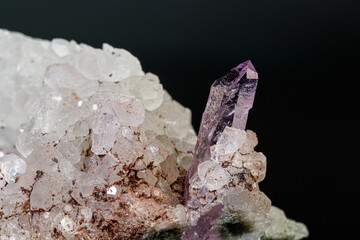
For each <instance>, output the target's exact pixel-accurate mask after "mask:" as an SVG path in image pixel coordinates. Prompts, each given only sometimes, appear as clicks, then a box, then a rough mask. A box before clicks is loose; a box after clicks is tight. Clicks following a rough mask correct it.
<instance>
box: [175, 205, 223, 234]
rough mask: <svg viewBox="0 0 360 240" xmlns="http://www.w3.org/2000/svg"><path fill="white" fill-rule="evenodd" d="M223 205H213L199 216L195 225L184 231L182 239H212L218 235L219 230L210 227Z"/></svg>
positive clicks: (219, 214) (219, 215)
mask: <svg viewBox="0 0 360 240" xmlns="http://www.w3.org/2000/svg"><path fill="white" fill-rule="evenodd" d="M223 208H224V205H222V204H219V205H217V206H215V207H213V208H212V209H211V210H210V211H209V212H208V213H207V214H205V215H203V216H201V217H200V218H199V220H198V222H197V225H196V226H193V227H191V228H189V229H188V230H186V231H185V233H184V236H183V238H182V240H194V239H207V240H213V239H218V237H220V233H219V231H217V230H216V229H212V226H213V225H214V224H216V221H217V220H218V219H219V218H220V217H221V214H222V209H223Z"/></svg>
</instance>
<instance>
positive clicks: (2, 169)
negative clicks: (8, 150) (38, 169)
mask: <svg viewBox="0 0 360 240" xmlns="http://www.w3.org/2000/svg"><path fill="white" fill-rule="evenodd" d="M25 172H26V163H25V161H24V160H23V159H21V158H20V157H18V156H16V155H15V154H8V155H6V156H4V157H2V158H0V174H2V175H3V180H5V181H6V182H8V183H13V182H15V179H16V177H18V176H20V175H22V174H24V173H25ZM0 184H1V183H0Z"/></svg>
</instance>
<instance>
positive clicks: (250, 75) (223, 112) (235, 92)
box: [185, 60, 258, 201]
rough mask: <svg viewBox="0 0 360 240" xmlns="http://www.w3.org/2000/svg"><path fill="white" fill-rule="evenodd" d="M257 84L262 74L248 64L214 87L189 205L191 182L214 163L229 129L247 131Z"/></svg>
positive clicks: (195, 161) (190, 173) (197, 150)
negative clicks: (202, 165)
mask: <svg viewBox="0 0 360 240" xmlns="http://www.w3.org/2000/svg"><path fill="white" fill-rule="evenodd" d="M257 82H258V74H257V72H256V70H255V68H254V66H253V65H252V63H251V61H250V60H248V61H245V62H243V63H241V64H239V65H238V66H237V67H235V68H233V69H231V70H230V72H228V73H227V74H226V75H225V76H224V77H222V78H219V79H217V80H216V81H215V82H214V83H213V85H212V86H211V90H210V95H209V99H208V102H207V104H206V109H205V111H204V113H203V116H202V119H201V125H200V131H199V135H198V140H197V143H196V147H195V153H194V156H193V161H192V165H191V167H190V169H189V171H188V173H187V176H186V192H185V199H186V201H188V200H189V180H190V178H191V177H192V176H193V175H194V173H195V172H196V170H197V166H198V165H199V164H200V163H202V162H204V161H206V160H209V159H210V147H211V146H213V145H214V144H216V142H217V140H218V138H219V136H220V135H221V133H222V132H223V131H224V129H225V127H233V128H237V129H242V130H244V129H245V126H246V121H247V117H248V112H249V110H250V109H251V107H252V105H253V102H254V97H255V91H256V86H257Z"/></svg>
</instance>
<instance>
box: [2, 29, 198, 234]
mask: <svg viewBox="0 0 360 240" xmlns="http://www.w3.org/2000/svg"><path fill="white" fill-rule="evenodd" d="M0 102H1V104H0V239H8V238H10V237H15V238H16V239H20V238H22V236H28V239H57V238H59V237H60V236H62V237H64V238H65V239H73V238H74V236H75V235H76V234H77V235H76V236H77V237H80V238H86V239H98V238H100V237H101V238H105V239H111V238H116V237H118V238H121V239H127V238H129V237H130V236H132V237H134V236H142V235H144V234H146V233H147V232H148V231H149V229H150V228H152V227H155V228H156V227H159V228H164V227H166V226H170V225H171V224H172V223H171V222H172V221H177V220H176V218H177V217H176V216H177V215H176V214H175V210H174V209H175V207H176V205H178V204H179V203H180V202H181V201H182V200H181V199H182V195H181V192H182V191H183V184H182V183H183V181H184V178H185V174H186V171H185V169H188V167H189V165H190V163H189V160H190V161H191V157H192V151H193V148H194V144H195V141H196V134H195V131H194V130H193V128H192V126H191V113H190V110H189V109H187V108H185V107H183V106H182V105H180V104H179V103H178V102H176V101H175V100H173V99H172V98H171V96H170V95H169V94H168V93H167V92H166V91H165V90H164V89H163V86H162V85H161V83H160V81H159V78H158V77H157V76H156V75H154V74H152V73H144V71H143V70H142V68H141V65H140V62H139V60H138V59H137V58H136V57H134V56H133V55H131V54H130V53H129V52H128V51H126V50H124V49H117V48H113V47H112V46H110V45H108V44H104V45H103V48H102V49H95V48H92V47H90V46H88V45H85V44H77V43H76V42H75V41H67V40H64V39H54V40H52V41H45V40H39V39H33V38H29V37H26V36H24V35H22V34H19V33H12V32H9V31H6V30H0ZM119 206H122V207H119ZM139 209H146V212H148V214H145V213H146V212H144V211H143V210H141V211H140V210H139ZM184 209H185V207H184ZM184 209H183V210H181V211H182V213H183V214H185V215H184V216H186V210H184ZM137 210H139V211H137ZM28 213H31V214H32V215H31V216H30V215H28ZM144 214H145V215H144ZM40 215H41V217H40ZM128 215H131V216H128ZM45 219H46V221H45ZM169 219H170V220H171V219H172V220H171V221H169ZM9 222H13V223H14V224H13V226H14V228H8V227H5V226H7V224H8V223H9ZM183 222H184V224H185V222H186V221H183ZM24 223H26V224H24ZM29 224H30V225H29ZM186 224H187V223H186ZM35 226H36V227H35ZM14 229H16V231H15V230H14ZM79 229H80V230H79ZM102 229H107V230H106V231H105V230H102ZM134 232H135V233H134ZM134 234H135V235H134Z"/></svg>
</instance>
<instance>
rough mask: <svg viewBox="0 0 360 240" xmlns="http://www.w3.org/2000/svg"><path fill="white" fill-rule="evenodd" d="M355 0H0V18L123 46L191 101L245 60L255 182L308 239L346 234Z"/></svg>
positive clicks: (350, 204)
mask: <svg viewBox="0 0 360 240" xmlns="http://www.w3.org/2000/svg"><path fill="white" fill-rule="evenodd" d="M355 2H356V1H353V2H351V1H341V0H338V1H335V0H326V1H316V0H298V1H295V0H293V1H290V0H289V1H284V0H279V1H275V0H273V1H269V0H256V1H255V0H253V1H241V0H237V1H215V0H207V1H205V0H201V1H180V0H178V1H155V0H152V1H144V0H141V1H139V0H137V1H67V0H66V1H64V0H62V1H56V2H55V1H49V0H47V1H15V0H0V27H1V28H6V29H8V30H12V31H19V32H23V33H25V34H27V35H30V36H34V37H38V38H45V39H51V38H55V37H61V38H65V39H68V40H70V39H74V40H76V41H77V42H83V43H87V44H89V45H92V46H95V47H101V44H102V43H103V42H107V43H110V44H111V45H113V46H116V47H121V48H125V49H127V50H129V51H130V52H132V53H133V54H134V55H135V56H137V57H138V58H139V59H140V61H141V62H142V66H143V69H144V70H145V71H146V72H147V71H150V72H153V73H155V74H157V75H158V76H159V77H160V80H161V81H162V83H163V85H164V87H165V88H166V89H167V90H168V91H169V92H170V94H171V95H172V96H173V97H174V98H175V99H176V100H178V101H179V102H180V103H182V104H183V105H185V106H187V107H189V108H190V109H191V110H192V112H193V124H194V126H195V128H196V129H198V126H199V123H200V119H201V114H202V111H203V109H204V107H205V103H206V100H207V96H208V92H209V88H210V85H211V83H212V82H213V81H214V80H215V79H216V78H218V77H220V76H221V75H223V74H224V73H226V71H227V70H228V69H230V68H232V67H234V66H236V65H237V64H238V63H240V62H242V61H245V60H247V59H251V60H252V62H253V64H254V66H255V68H256V69H257V71H258V72H259V77H260V79H259V85H258V90H257V95H256V98H255V104H254V108H253V109H252V110H251V112H250V116H249V120H248V128H249V129H252V130H254V131H256V132H257V134H258V138H259V141H260V143H259V145H258V147H257V150H258V151H262V152H264V153H265V155H266V156H267V157H268V172H267V177H266V179H265V181H264V182H263V183H262V184H261V188H262V190H263V191H264V192H265V193H266V194H267V195H268V196H269V197H270V198H271V200H272V201H273V204H274V205H276V206H279V207H281V208H283V209H284V210H285V211H286V213H287V216H288V217H290V218H293V219H296V220H298V221H302V222H304V223H306V225H307V226H308V228H309V230H310V237H309V239H349V238H350V237H351V239H356V238H357V237H358V236H359V233H358V229H356V228H353V227H354V226H355V225H357V223H358V222H359V220H358V215H357V214H356V213H355V211H356V209H358V206H357V203H358V202H357V201H356V199H355V194H356V191H358V190H359V187H356V186H355V183H356V181H357V180H356V178H357V175H358V174H356V173H357V171H358V169H359V168H358V167H357V165H356V164H357V162H358V161H359V154H358V153H357V152H356V151H357V148H356V147H357V146H356V145H357V143H358V142H359V141H358V140H356V138H351V137H356V134H357V131H356V129H355V128H354V126H353V125H352V123H356V121H355V115H356V114H357V112H358V111H359V107H358V104H357V103H358V102H359V101H358V100H357V99H358V96H357V95H358V94H356V88H357V85H356V83H357V82H359V80H360V79H359V72H358V71H357V70H358V63H359V61H358V58H359V51H358V50H359V44H360V41H359V40H360V38H359V27H360V18H359V14H360V7H358V6H355V4H354V3H355Z"/></svg>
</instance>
